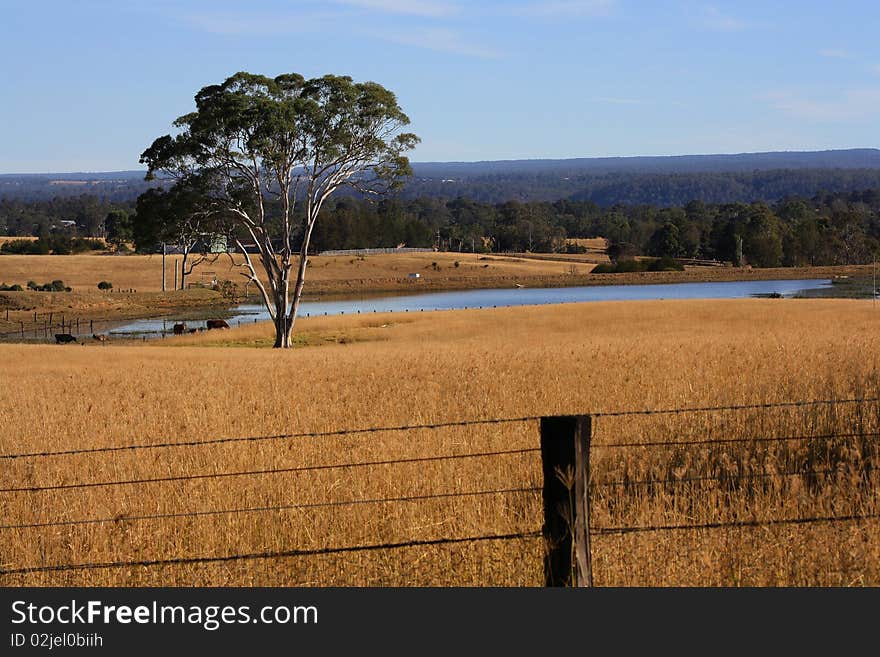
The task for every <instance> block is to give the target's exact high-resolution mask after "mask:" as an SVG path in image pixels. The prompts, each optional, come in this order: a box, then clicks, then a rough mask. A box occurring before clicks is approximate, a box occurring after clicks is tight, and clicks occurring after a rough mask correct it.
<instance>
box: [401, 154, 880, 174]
mask: <svg viewBox="0 0 880 657" xmlns="http://www.w3.org/2000/svg"><path fill="white" fill-rule="evenodd" d="M756 169H758V170H763V171H767V170H770V169H880V149H876V148H853V149H848V150H828V151H775V152H768V153H737V154H719V155H659V156H638V157H589V158H583V157H581V158H572V159H564V160H496V161H484V162H416V163H414V164H413V171H414V173H415V175H416V176H432V177H436V176H438V175H443V176H447V177H448V176H452V175H454V174H458V175H459V176H481V175H491V174H500V173H503V174H511V173H545V172H553V173H560V172H567V173H570V174H571V173H574V174H584V173H590V174H595V175H601V174H608V173H718V172H731V173H733V172H744V171H754V170H756Z"/></svg>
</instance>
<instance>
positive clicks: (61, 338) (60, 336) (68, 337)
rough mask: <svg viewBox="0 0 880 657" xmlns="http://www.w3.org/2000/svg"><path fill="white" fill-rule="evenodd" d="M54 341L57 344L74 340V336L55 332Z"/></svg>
mask: <svg viewBox="0 0 880 657" xmlns="http://www.w3.org/2000/svg"><path fill="white" fill-rule="evenodd" d="M55 342H57V343H58V344H66V343H68V342H76V338H75V337H73V336H72V335H71V334H70V333H56V334H55Z"/></svg>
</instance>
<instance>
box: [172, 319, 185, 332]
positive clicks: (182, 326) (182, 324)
mask: <svg viewBox="0 0 880 657" xmlns="http://www.w3.org/2000/svg"><path fill="white" fill-rule="evenodd" d="M173 330H174V335H182V334H183V333H184V331H186V322H180V323H179V324H175V325H174V329H173Z"/></svg>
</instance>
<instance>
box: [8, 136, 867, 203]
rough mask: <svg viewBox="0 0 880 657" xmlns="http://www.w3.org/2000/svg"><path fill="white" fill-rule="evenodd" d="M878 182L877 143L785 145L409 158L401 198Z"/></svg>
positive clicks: (89, 180)
mask: <svg viewBox="0 0 880 657" xmlns="http://www.w3.org/2000/svg"><path fill="white" fill-rule="evenodd" d="M144 173H145V172H144V171H114V172H99V173H87V172H77V173H46V174H2V175H0V197H6V198H15V199H21V200H45V199H51V198H54V197H56V196H72V195H81V194H90V195H94V196H97V197H99V198H100V199H102V200H104V201H108V202H114V203H126V202H131V201H132V200H134V199H135V198H137V196H138V195H139V194H141V193H142V192H143V191H144V190H146V189H147V188H149V187H150V186H153V185H155V184H157V183H155V182H153V183H148V182H146V181H144ZM867 188H880V150H878V149H873V148H860V149H849V150H827V151H785V152H768V153H739V154H718V155H676V156H651V157H602V158H574V159H563V160H499V161H485V162H415V163H413V177H412V179H411V180H410V181H409V182H408V183H407V185H406V186H405V188H404V190H403V192H402V196H404V197H406V198H417V197H419V196H428V197H434V198H455V197H458V196H465V197H468V198H471V199H473V200H476V201H482V202H491V203H499V202H504V201H508V200H520V201H529V200H540V201H555V200H559V199H564V198H571V199H578V200H592V201H594V202H596V203H598V204H599V205H603V206H608V205H613V204H615V203H628V204H640V203H651V204H655V205H681V204H684V203H686V202H687V201H689V200H692V199H701V200H704V201H706V202H711V203H726V202H734V201H754V200H767V201H773V200H777V199H779V198H782V197H784V196H787V195H795V194H797V195H800V196H812V195H813V194H815V193H817V192H819V191H827V192H844V191H853V190H858V189H867Z"/></svg>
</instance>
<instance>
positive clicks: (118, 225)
mask: <svg viewBox="0 0 880 657" xmlns="http://www.w3.org/2000/svg"><path fill="white" fill-rule="evenodd" d="M104 230H105V234H106V239H107V243H108V244H112V245H113V246H115V247H116V248H117V249H118V248H119V247H120V246H122V245H123V244H125V243H126V242H130V241H131V240H132V237H133V232H132V222H131V217H130V216H129V214H128V212H126V211H125V210H111V211H110V212H108V213H107V217H106V218H105V219H104Z"/></svg>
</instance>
